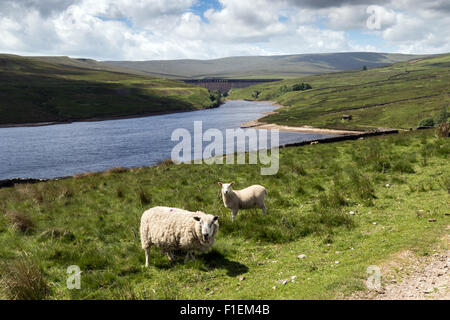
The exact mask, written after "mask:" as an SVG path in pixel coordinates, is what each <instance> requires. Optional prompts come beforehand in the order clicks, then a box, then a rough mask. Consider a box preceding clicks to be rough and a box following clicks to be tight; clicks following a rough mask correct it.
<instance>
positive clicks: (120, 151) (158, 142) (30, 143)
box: [0, 101, 332, 179]
mask: <svg viewBox="0 0 450 320" xmlns="http://www.w3.org/2000/svg"><path fill="white" fill-rule="evenodd" d="M276 108H277V107H276V106H274V105H273V104H272V103H270V102H251V101H229V102H226V103H224V104H223V105H221V106H220V107H218V108H214V109H206V110H198V111H192V112H181V113H172V114H165V115H157V116H149V117H141V118H132V119H120V120H107V121H96V122H74V123H67V124H57V125H50V126H40V127H15V128H0V179H10V178H39V179H48V178H55V177H63V176H70V175H74V174H78V173H83V172H88V171H91V172H96V171H104V170H107V169H110V168H113V167H127V168H132V167H142V166H150V165H154V164H156V163H157V162H159V161H161V160H165V159H170V157H171V151H172V149H173V147H174V146H175V145H177V143H178V141H172V140H171V136H172V132H173V131H174V130H176V129H179V128H184V129H187V130H189V131H191V132H193V129H194V121H202V124H203V130H207V129H209V128H215V129H219V130H221V131H225V130H226V129H232V128H239V127H240V124H241V123H243V122H247V121H250V120H255V119H258V118H260V117H261V116H262V115H263V114H264V113H265V112H270V111H273V110H275V109H276ZM224 135H225V134H224ZM268 136H270V133H268ZM331 136H332V135H325V134H315V133H314V134H313V133H298V132H295V133H294V132H281V131H280V133H279V138H280V139H279V140H280V145H283V144H287V143H293V142H300V141H305V140H307V141H308V140H317V139H321V138H326V137H331ZM224 150H225V148H224Z"/></svg>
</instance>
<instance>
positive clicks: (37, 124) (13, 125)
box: [0, 106, 219, 129]
mask: <svg viewBox="0 0 450 320" xmlns="http://www.w3.org/2000/svg"><path fill="white" fill-rule="evenodd" d="M218 107H219V106H217V107H208V108H202V109H190V110H171V111H158V112H148V113H140V114H130V115H121V116H120V115H118V116H104V117H92V118H76V119H70V120H61V121H46V122H25V123H9V124H0V129H4V128H21V127H43V126H52V125H58V124H71V123H75V122H101V121H108V120H124V119H135V118H136V119H137V118H146V117H152V116H161V115H165V114H173V113H184V112H193V111H200V110H207V109H214V108H218Z"/></svg>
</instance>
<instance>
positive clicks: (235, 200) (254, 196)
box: [219, 182, 267, 221]
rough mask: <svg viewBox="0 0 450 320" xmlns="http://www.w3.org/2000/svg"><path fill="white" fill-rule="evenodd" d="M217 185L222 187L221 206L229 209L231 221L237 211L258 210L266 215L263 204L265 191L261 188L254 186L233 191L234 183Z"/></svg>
mask: <svg viewBox="0 0 450 320" xmlns="http://www.w3.org/2000/svg"><path fill="white" fill-rule="evenodd" d="M219 185H220V186H221V187H222V200H223V204H224V205H225V207H227V208H228V209H231V212H232V214H233V216H232V220H233V221H234V220H235V219H236V215H237V213H238V211H239V209H251V208H260V209H262V213H263V214H266V213H267V208H266V204H265V197H266V196H267V190H266V188H264V187H263V186H260V185H259V184H255V185H252V186H250V187H248V188H245V189H242V190H233V188H232V186H233V185H234V182H231V183H222V182H219Z"/></svg>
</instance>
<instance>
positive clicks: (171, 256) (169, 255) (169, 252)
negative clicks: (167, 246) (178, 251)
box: [167, 251, 175, 262]
mask: <svg viewBox="0 0 450 320" xmlns="http://www.w3.org/2000/svg"><path fill="white" fill-rule="evenodd" d="M167 257H168V258H169V261H170V262H172V261H173V260H175V257H174V256H173V253H172V252H171V251H167Z"/></svg>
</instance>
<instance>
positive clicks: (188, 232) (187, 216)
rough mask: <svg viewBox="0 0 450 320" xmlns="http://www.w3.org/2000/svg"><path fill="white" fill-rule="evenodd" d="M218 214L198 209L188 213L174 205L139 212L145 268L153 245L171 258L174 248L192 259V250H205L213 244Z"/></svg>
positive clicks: (217, 224) (217, 227) (217, 225)
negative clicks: (173, 206)
mask: <svg viewBox="0 0 450 320" xmlns="http://www.w3.org/2000/svg"><path fill="white" fill-rule="evenodd" d="M218 218H219V217H218V216H213V215H210V214H206V213H204V212H201V211H197V212H190V211H186V210H182V209H177V208H168V207H154V208H151V209H149V210H147V211H145V212H144V213H143V214H142V217H141V226H140V234H141V244H142V249H144V250H145V266H146V267H148V257H149V250H150V247H151V246H152V245H155V246H157V247H158V248H160V249H161V251H162V253H167V256H168V257H169V260H170V261H172V260H173V259H174V255H173V251H176V250H181V251H187V254H186V258H185V260H184V261H185V262H186V261H187V259H188V258H189V257H191V258H192V259H193V260H195V257H194V251H196V252H200V253H202V252H205V251H206V250H208V249H209V248H210V247H211V246H212V245H213V244H214V240H215V236H216V234H217V231H218V230H219V222H218Z"/></svg>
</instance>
